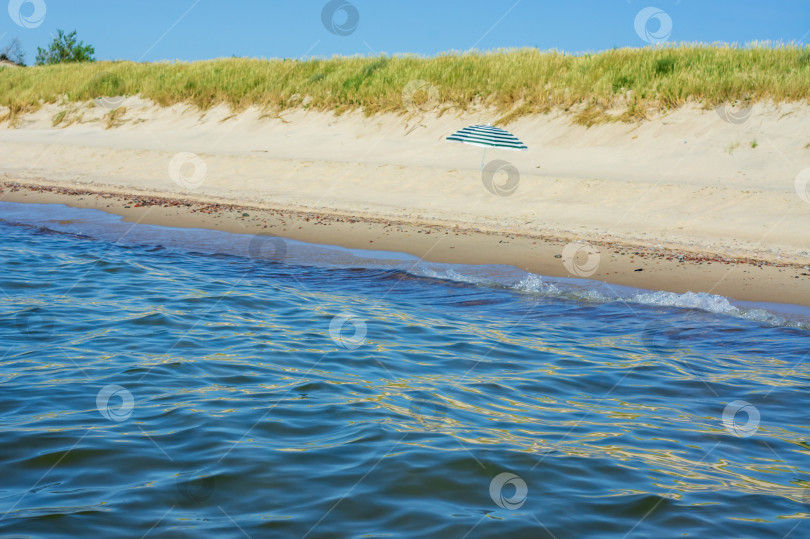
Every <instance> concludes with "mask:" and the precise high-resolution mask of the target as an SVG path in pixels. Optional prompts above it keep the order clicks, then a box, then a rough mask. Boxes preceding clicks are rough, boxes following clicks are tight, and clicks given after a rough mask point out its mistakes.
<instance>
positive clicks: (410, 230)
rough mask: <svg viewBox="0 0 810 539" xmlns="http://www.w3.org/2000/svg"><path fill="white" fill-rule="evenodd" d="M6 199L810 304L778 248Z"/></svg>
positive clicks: (19, 188)
mask: <svg viewBox="0 0 810 539" xmlns="http://www.w3.org/2000/svg"><path fill="white" fill-rule="evenodd" d="M0 200H2V201H7V202H21V203H26V202H28V203H46V204H47V203H50V204H65V205H67V206H72V207H78V208H90V209H98V210H102V211H105V212H108V213H112V214H116V215H120V216H122V217H123V218H124V220H125V221H126V222H133V223H135V222H137V223H142V224H152V225H160V226H170V227H181V228H202V229H213V230H221V231H226V232H233V233H240V234H261V235H269V236H279V237H285V238H290V239H293V240H298V241H304V242H308V243H315V244H325V245H340V246H342V247H347V248H354V249H373V250H385V251H394V252H403V253H408V254H411V255H414V256H417V257H420V258H423V259H424V260H427V261H430V262H441V263H454V264H503V265H509V266H515V267H518V268H520V269H522V270H525V271H529V272H531V273H536V274H539V275H544V276H550V277H577V278H588V279H592V280H598V281H602V282H605V283H608V284H616V285H622V286H630V287H634V288H640V289H647V290H651V291H658V290H662V291H667V292H675V293H684V292H689V291H691V292H706V293H710V294H715V295H720V296H725V297H728V298H731V299H736V300H741V301H751V302H768V303H783V304H793V305H802V306H810V286H808V281H809V280H810V270H807V269H806V266H805V265H804V264H801V263H792V262H786V261H784V260H778V259H777V257H776V256H774V257H773V258H772V259H767V258H766V257H756V258H753V257H749V258H733V257H729V256H727V255H721V254H718V253H711V252H707V251H701V250H697V249H682V248H679V249H670V248H667V247H663V246H659V245H649V244H645V243H643V242H627V241H625V242H621V243H620V242H614V241H605V240H604V239H600V238H597V237H589V236H588V235H584V234H583V235H548V234H536V233H532V232H527V231H513V230H500V231H498V230H489V229H485V228H483V227H481V226H480V225H479V226H473V225H472V224H470V223H464V222H460V221H450V220H438V219H424V218H420V217H415V218H410V219H408V218H403V217H402V216H395V217H394V216H392V217H381V216H376V215H370V214H364V213H362V212H353V213H348V212H339V211H335V210H333V209H328V208H310V207H304V206H291V205H272V204H266V203H262V204H257V203H249V202H246V201H242V200H231V199H225V198H223V197H213V196H193V197H189V196H183V195H175V194H172V193H166V192H150V191H145V190H137V189H132V188H127V189H119V188H115V187H113V186H104V185H94V186H92V187H90V186H82V187H68V186H65V185H64V183H62V184H60V183H59V182H52V181H47V180H37V181H33V180H30V179H26V180H16V179H4V180H1V181H0ZM246 214H247V215H246ZM572 242H573V243H583V244H586V243H587V244H588V245H589V246H591V247H593V248H595V251H598V252H599V255H598V264H597V267H596V268H595V270H593V274H591V275H577V274H572V273H571V271H569V269H570V268H572V267H573V268H574V269H575V271H582V272H584V273H588V272H589V271H591V270H590V266H588V262H589V261H588V254H589V253H593V252H595V251H594V250H580V251H579V252H578V253H577V254H576V255H575V256H574V257H571V256H570V251H568V253H566V252H564V249H565V247H566V245H568V244H570V243H572ZM565 261H568V266H566V265H565V264H564V262H565ZM585 270H587V271H585Z"/></svg>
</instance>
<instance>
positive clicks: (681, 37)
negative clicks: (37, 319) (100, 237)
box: [0, 0, 810, 63]
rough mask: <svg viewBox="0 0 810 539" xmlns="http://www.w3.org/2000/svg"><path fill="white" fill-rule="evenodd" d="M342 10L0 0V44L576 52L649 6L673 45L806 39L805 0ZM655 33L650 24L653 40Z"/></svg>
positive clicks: (257, 1) (419, 3)
mask: <svg viewBox="0 0 810 539" xmlns="http://www.w3.org/2000/svg"><path fill="white" fill-rule="evenodd" d="M342 1H349V2H350V3H351V4H352V5H353V6H354V7H355V8H356V12H357V14H358V16H359V20H358V21H357V25H356V29H355V30H354V31H353V32H351V33H349V34H348V35H345V36H341V35H336V34H334V33H330V32H329V31H328V30H327V28H326V27H325V26H324V24H323V22H322V10H323V8H324V6H325V5H326V4H327V2H326V1H325V0H220V1H217V0H137V1H136V0H130V1H112V0H25V1H24V0H0V5H2V7H3V8H4V9H2V10H0V36H2V37H0V46H2V45H4V44H5V43H7V42H8V41H9V40H10V39H11V38H13V37H17V38H19V39H20V41H21V42H22V45H23V47H24V48H25V50H26V52H27V56H26V60H27V62H28V63H32V62H33V58H34V55H35V53H36V47H37V46H44V45H45V44H46V43H47V42H48V41H50V39H51V37H52V36H53V34H54V33H55V31H56V29H57V28H61V29H64V30H68V31H70V30H77V31H78V35H79V37H80V39H82V40H84V41H85V42H86V43H90V44H92V45H94V46H95V48H96V57H97V59H99V60H113V59H127V60H141V61H155V60H175V59H179V60H198V59H205V58H217V57H223V56H232V55H236V56H250V57H261V58H278V57H286V58H300V57H305V56H319V57H329V56H332V55H334V54H341V55H353V54H364V55H365V54H379V53H381V52H384V53H388V54H394V53H402V52H411V53H418V54H423V55H433V54H436V53H438V52H442V51H450V50H469V49H471V48H476V49H479V50H490V49H496V48H499V47H538V48H540V49H553V48H556V49H560V50H565V51H571V52H582V51H595V50H602V49H608V48H612V47H626V46H630V47H641V46H645V45H647V43H646V42H645V41H644V40H643V39H642V37H640V35H639V34H638V33H637V32H636V30H635V26H634V23H635V18H636V15H637V13H638V12H639V11H640V10H642V9H643V8H645V7H649V6H654V7H656V8H659V9H660V10H661V11H663V12H664V13H665V14H666V16H668V17H669V18H670V20H671V22H672V24H671V32H668V37H667V40H668V41H672V42H695V41H700V42H708V43H711V42H717V41H721V42H729V43H734V42H736V43H747V42H750V41H753V40H772V41H784V42H801V43H804V44H806V43H808V37H810V0H781V1H780V0H773V1H768V0H737V1H732V0H702V1H701V0H641V1H639V0H570V1H560V0H557V1H546V0H519V1H516V0H408V1H405V0H342ZM32 2H33V3H32ZM36 2H38V3H40V4H41V5H44V6H45V9H44V11H42V13H44V18H41V19H39V18H37V17H35V19H34V21H33V22H32V23H29V24H30V25H36V24H38V26H35V27H33V28H24V27H22V26H20V25H18V24H17V23H15V20H14V18H13V17H12V15H10V14H9V12H8V11H9V10H8V9H5V8H6V5H5V4H9V5H11V6H12V7H13V6H14V5H15V3H16V4H20V3H22V4H23V5H22V7H21V10H22V15H23V16H24V17H28V18H29V19H31V17H34V16H35V15H36V14H35V7H36V6H35V3H36ZM40 9H41V6H40ZM348 17H351V15H348ZM346 19H347V12H346V11H338V12H337V13H336V15H335V19H333V20H335V21H336V24H337V25H338V27H340V25H343V24H347V23H348V25H349V26H353V25H352V24H351V23H352V22H353V21H347V20H346ZM330 20H332V19H330ZM23 22H24V21H23ZM660 24H661V22H660V20H653V21H651V22H650V26H649V28H650V29H651V30H650V31H651V32H653V33H655V32H656V31H657V30H660ZM346 33H348V31H347V32H346Z"/></svg>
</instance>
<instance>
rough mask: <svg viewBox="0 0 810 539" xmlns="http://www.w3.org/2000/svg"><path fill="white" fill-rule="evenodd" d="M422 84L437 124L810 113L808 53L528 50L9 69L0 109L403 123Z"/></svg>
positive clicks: (2, 81) (0, 75) (699, 48)
mask: <svg viewBox="0 0 810 539" xmlns="http://www.w3.org/2000/svg"><path fill="white" fill-rule="evenodd" d="M415 80H419V81H427V82H428V83H430V85H432V86H433V87H434V88H435V90H431V91H432V92H433V93H432V95H433V97H432V98H430V95H431V94H430V93H429V91H428V90H430V89H429V88H425V87H424V86H423V87H422V88H421V89H420V90H418V91H417V92H416V94H415V95H414V96H413V102H414V103H415V104H416V106H417V107H420V106H421V107H422V108H430V109H431V110H437V111H439V112H441V111H444V110H451V109H456V110H466V109H468V108H470V107H479V106H484V107H491V108H492V109H494V110H495V111H497V112H498V113H499V114H500V115H501V118H500V121H501V123H507V122H508V121H510V120H512V119H515V118H517V117H520V116H523V115H527V114H536V113H543V112H547V111H549V110H551V109H560V108H562V109H572V111H573V112H574V114H575V120H576V121H577V122H579V123H583V124H587V125H590V124H592V123H597V122H600V121H605V120H611V119H612V120H622V121H634V120H638V119H643V118H644V117H645V116H646V114H647V113H648V111H650V110H667V109H671V108H673V107H677V106H679V105H682V104H684V103H685V102H687V101H688V100H692V101H696V102H699V103H703V104H704V105H706V106H716V105H719V104H721V103H724V102H736V101H740V100H745V101H762V100H772V101H775V102H786V101H806V100H807V99H808V97H810V48H807V47H800V46H793V45H780V46H777V47H769V46H759V45H753V46H748V47H732V46H709V45H681V46H672V47H655V48H645V49H616V50H609V51H604V52H600V53H596V54H584V55H571V54H564V53H560V52H540V51H538V50H535V49H520V50H511V51H498V52H490V53H465V54H446V55H441V56H437V57H433V58H421V57H411V56H395V57H388V56H380V57H348V58H347V57H336V58H332V59H328V60H317V59H315V60H307V61H298V60H256V59H242V58H231V59H218V60H210V61H201V62H192V63H184V62H177V63H151V64H144V63H134V62H97V63H85V64H65V65H54V66H43V67H28V68H25V69H0V106H3V107H6V109H5V110H6V113H5V118H4V119H13V117H14V116H15V115H17V114H20V113H22V112H26V111H29V110H34V109H36V108H37V107H39V106H40V105H41V104H42V103H66V102H82V101H87V100H90V99H93V98H97V97H103V96H116V95H140V96H141V97H142V98H146V99H151V100H153V101H155V102H157V103H159V104H161V105H173V104H176V103H185V104H189V105H193V106H196V107H198V108H200V109H202V110H205V109H208V108H210V107H212V106H214V105H218V104H223V103H224V104H227V105H229V106H230V107H231V108H232V109H233V110H235V111H238V110H243V109H244V108H246V107H249V106H258V107H261V108H263V109H267V110H271V111H282V110H286V109H291V108H300V107H305V108H308V109H311V110H321V111H334V112H337V113H342V112H345V111H348V110H357V109H359V110H363V111H364V112H365V113H366V114H375V113H380V112H394V113H397V112H406V111H408V108H407V106H406V104H405V103H403V90H404V89H405V88H406V86H407V85H408V83H409V82H411V81H415ZM436 92H438V93H436ZM436 97H438V100H437V99H436ZM427 99H430V101H428V102H425V100H427ZM434 105H436V106H435V108H434ZM411 112H413V109H411ZM0 115H2V112H0ZM0 119H2V118H0Z"/></svg>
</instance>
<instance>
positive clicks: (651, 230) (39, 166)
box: [0, 98, 810, 264]
mask: <svg viewBox="0 0 810 539" xmlns="http://www.w3.org/2000/svg"><path fill="white" fill-rule="evenodd" d="M124 107H125V108H126V112H125V113H124V114H123V116H122V118H121V120H120V123H121V125H120V126H118V127H115V128H113V129H105V123H106V121H105V120H103V118H101V116H102V115H103V114H104V113H106V112H107V110H106V109H104V108H103V107H98V106H95V107H94V106H91V105H87V106H83V107H80V108H79V109H76V110H71V111H69V113H68V114H67V115H66V119H71V118H73V119H79V118H80V121H78V122H76V123H73V124H72V125H70V126H68V127H64V128H63V127H57V128H54V127H52V121H53V117H54V116H55V115H56V114H57V113H58V112H59V111H60V110H65V109H63V108H60V107H57V106H47V107H43V108H42V109H41V110H40V111H39V112H37V113H35V114H32V115H29V116H26V117H24V118H22V119H21V120H20V122H19V123H18V125H17V127H16V128H10V127H4V128H3V129H0V175H4V176H5V178H7V179H10V178H21V179H33V178H42V179H46V180H49V181H56V182H58V183H60V184H63V185H71V186H76V185H84V186H87V185H92V186H94V187H95V188H103V187H105V186H114V187H116V188H119V189H123V190H142V191H147V192H153V193H165V194H174V195H180V196H187V195H194V196H198V197H215V198H218V199H227V200H232V201H236V202H243V203H249V204H270V205H272V206H275V207H279V206H286V205H289V206H295V207H298V208H310V209H317V210H318V211H321V212H323V211H327V210H336V211H343V212H349V213H353V214H363V215H375V216H381V217H389V218H395V219H404V220H407V219H415V218H418V219H420V220H423V221H430V220H441V221H444V222H447V221H450V222H456V223H460V224H462V225H463V226H467V227H473V228H480V229H482V230H495V231H510V232H517V233H521V234H529V235H532V234H537V235H545V236H549V235H556V236H559V237H564V238H574V237H576V238H583V239H585V240H589V241H603V240H606V239H608V240H615V241H620V242H626V243H631V244H632V243H637V244H647V245H657V244H660V245H663V246H670V247H672V248H674V249H684V250H689V251H700V252H708V253H717V254H721V255H730V256H743V257H757V258H761V259H764V260H771V261H784V262H795V263H800V264H808V263H810V227H808V226H807V223H808V222H809V220H810V202H808V201H807V200H804V199H803V198H802V197H801V196H800V195H799V194H797V191H796V182H795V179H796V177H797V174H798V173H799V172H800V171H802V170H803V169H805V168H806V167H810V148H806V147H805V146H808V145H809V144H810V132H808V130H807V128H806V126H807V125H808V120H810V107H808V106H806V105H795V104H781V105H778V106H777V105H764V104H760V105H757V106H756V107H755V108H754V109H753V111H752V112H751V114H750V117H747V119H745V120H744V121H743V122H742V123H730V122H727V121H724V120H723V119H722V118H721V117H720V115H719V114H717V113H716V111H712V110H709V111H704V110H700V109H699V108H697V107H687V108H683V109H680V110H677V111H674V112H672V113H670V114H668V115H664V116H662V117H658V118H656V119H652V120H649V121H646V122H643V123H641V124H632V125H629V124H619V123H617V124H609V125H600V126H595V127H591V128H590V129H586V128H584V127H581V126H574V125H572V124H571V121H570V117H569V116H567V115H565V114H562V113H561V114H556V115H547V116H535V117H526V118H523V119H520V120H518V121H516V122H513V123H511V124H509V125H508V126H507V128H508V129H509V130H510V131H512V132H513V133H515V134H516V135H517V136H519V137H520V138H521V139H522V140H523V141H524V142H526V143H527V144H528V146H529V149H530V150H529V151H528V152H509V151H504V150H491V151H489V152H488V153H487V161H489V160H491V159H503V160H507V161H508V162H510V163H512V164H513V165H514V166H515V167H516V168H517V170H518V171H519V174H520V179H519V184H518V188H517V190H516V191H515V192H514V193H513V194H511V195H508V196H497V195H495V194H493V193H491V192H490V191H489V190H487V189H486V188H485V187H484V184H483V182H482V176H481V172H480V171H479V166H480V163H481V156H482V151H481V149H479V148H473V147H469V146H464V145H460V144H454V143H448V142H446V141H444V140H443V139H444V137H446V136H447V135H449V134H450V133H452V132H453V131H455V130H456V129H458V128H460V127H463V126H465V125H468V124H472V123H487V122H488V121H492V120H493V119H494V118H495V116H494V115H492V114H488V113H486V112H478V113H465V114H462V115H457V114H450V113H448V114H445V115H443V116H441V117H438V118H437V117H436V116H435V115H427V116H425V117H404V116H400V117H396V116H376V117H371V118H365V117H363V115H362V114H359V113H352V114H347V115H344V116H341V117H334V116H333V115H331V114H324V113H315V112H306V111H295V112H289V113H284V114H282V117H281V118H268V117H261V116H262V115H261V113H260V112H258V111H255V110H248V111H246V112H244V113H241V114H239V115H236V116H234V115H232V114H231V112H230V111H229V110H228V109H226V108H224V107H222V108H217V109H214V110H211V111H209V112H207V113H206V114H201V113H200V112H198V111H195V110H190V109H185V108H183V107H171V108H160V107H156V106H154V105H151V104H149V103H146V102H143V101H140V100H137V99H134V98H130V99H127V100H126V102H125V103H124ZM63 123H65V122H64V121H63ZM754 142H755V143H756V144H754ZM754 145H755V146H756V147H752V146H754ZM179 152H193V153H194V154H197V155H198V156H199V158H200V160H201V161H195V162H196V163H197V164H198V165H199V164H200V163H201V162H202V163H204V167H203V166H198V167H197V168H196V169H195V167H194V166H193V165H192V164H188V163H187V164H186V165H184V166H183V167H181V168H180V169H179V170H180V171H181V174H182V175H184V176H185V177H186V181H185V185H181V184H182V183H183V182H182V181H180V182H177V181H174V180H173V178H172V174H171V173H170V163H172V160H173V158H175V156H176V155H177V154H178V153H179ZM178 163H179V162H178V161H175V164H178ZM203 169H204V170H203ZM177 177H178V175H177V174H176V173H175V179H176V178H177ZM498 178H501V179H503V177H502V176H496V183H497V182H498ZM197 183H199V185H196V184H197ZM802 194H804V196H805V198H807V199H808V200H810V195H807V194H805V193H804V191H802ZM481 258H482V261H486V258H487V257H486V253H482V254H481Z"/></svg>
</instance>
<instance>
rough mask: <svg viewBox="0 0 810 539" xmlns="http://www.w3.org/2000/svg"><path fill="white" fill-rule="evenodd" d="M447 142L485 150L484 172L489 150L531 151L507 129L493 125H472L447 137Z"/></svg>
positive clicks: (482, 162)
mask: <svg viewBox="0 0 810 539" xmlns="http://www.w3.org/2000/svg"><path fill="white" fill-rule="evenodd" d="M447 140H449V141H452V142H461V143H462V144H469V145H470V146H480V147H482V148H484V155H483V156H482V157H481V169H482V170H483V168H484V159H485V158H486V156H487V148H504V149H506V150H515V151H521V152H525V151H526V150H528V149H529V148H528V147H527V146H526V145H525V144H523V143H522V142H520V140H519V139H518V138H517V137H516V136H515V135H513V134H512V133H510V132H509V131H507V130H506V129H501V128H500V127H494V126H491V125H471V126H468V127H465V128H464V129H460V130H458V131H456V132H455V133H453V134H452V135H450V136H449V137H447Z"/></svg>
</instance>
